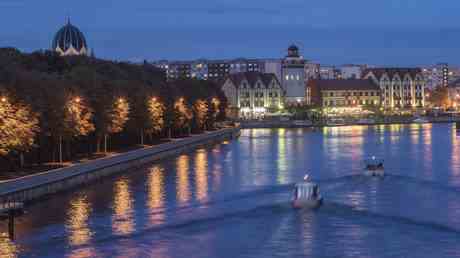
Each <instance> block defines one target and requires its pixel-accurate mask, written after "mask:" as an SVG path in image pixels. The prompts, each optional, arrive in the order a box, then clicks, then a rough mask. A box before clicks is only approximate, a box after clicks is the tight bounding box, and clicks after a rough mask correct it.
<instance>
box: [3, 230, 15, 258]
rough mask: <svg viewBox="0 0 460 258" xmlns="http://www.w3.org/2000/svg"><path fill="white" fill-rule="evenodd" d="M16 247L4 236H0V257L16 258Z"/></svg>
mask: <svg viewBox="0 0 460 258" xmlns="http://www.w3.org/2000/svg"><path fill="white" fill-rule="evenodd" d="M18 253H19V249H18V247H17V245H16V244H15V243H14V242H13V241H11V240H10V239H8V237H7V236H6V235H3V236H2V235H0V257H18Z"/></svg>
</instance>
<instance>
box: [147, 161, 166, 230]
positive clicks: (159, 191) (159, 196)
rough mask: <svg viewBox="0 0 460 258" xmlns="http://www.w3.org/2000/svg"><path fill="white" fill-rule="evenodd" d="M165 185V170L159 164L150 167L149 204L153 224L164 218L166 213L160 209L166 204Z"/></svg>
mask: <svg viewBox="0 0 460 258" xmlns="http://www.w3.org/2000/svg"><path fill="white" fill-rule="evenodd" d="M164 187H165V185H164V170H163V168H160V167H159V166H154V167H153V168H151V169H150V172H149V174H148V181H147V190H148V196H147V206H148V208H149V210H150V223H151V224H153V225H155V224H159V223H161V222H163V220H164V213H163V212H159V211H158V209H159V208H163V206H164V198H165V191H164Z"/></svg>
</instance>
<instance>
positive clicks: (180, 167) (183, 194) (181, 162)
mask: <svg viewBox="0 0 460 258" xmlns="http://www.w3.org/2000/svg"><path fill="white" fill-rule="evenodd" d="M176 167H177V168H176V169H177V182H176V195H177V199H178V201H179V203H186V202H187V201H188V200H189V199H190V195H191V192H190V189H189V187H190V186H189V178H188V176H189V167H190V163H189V156H188V155H181V156H180V157H179V158H177V162H176Z"/></svg>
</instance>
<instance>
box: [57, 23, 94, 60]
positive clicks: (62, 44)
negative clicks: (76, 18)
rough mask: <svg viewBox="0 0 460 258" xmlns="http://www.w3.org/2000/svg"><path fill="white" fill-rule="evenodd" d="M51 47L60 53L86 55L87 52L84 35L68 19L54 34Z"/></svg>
mask: <svg viewBox="0 0 460 258" xmlns="http://www.w3.org/2000/svg"><path fill="white" fill-rule="evenodd" d="M52 48H53V50H55V51H58V52H60V53H61V54H62V55H84V54H85V55H86V54H87V52H88V45H87V44H86V39H85V36H84V35H83V33H82V32H81V31H80V30H79V29H78V28H77V27H75V26H74V25H72V24H71V23H70V20H69V21H67V24H66V25H65V26H64V27H62V28H61V29H60V30H59V31H58V32H57V33H56V35H55V36H54V40H53V46H52Z"/></svg>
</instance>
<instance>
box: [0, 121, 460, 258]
mask: <svg viewBox="0 0 460 258" xmlns="http://www.w3.org/2000/svg"><path fill="white" fill-rule="evenodd" d="M373 154H375V155H378V156H381V157H384V159H385V166H386V172H387V173H388V174H389V175H388V176H386V177H385V178H384V179H383V180H381V179H376V178H369V177H365V176H362V175H361V174H362V167H363V160H364V159H366V158H367V157H368V156H370V155H373ZM305 171H309V172H310V173H311V174H312V176H313V178H314V179H317V180H319V181H320V183H321V190H322V192H323V196H324V198H325V204H324V206H323V207H321V208H320V209H319V210H317V211H310V212H308V211H307V212H306V211H297V210H293V209H291V208H290V206H289V198H290V191H291V186H292V183H294V182H296V181H298V180H301V179H302V177H303V175H304V174H305ZM28 211H29V213H28V214H27V215H25V216H24V217H22V218H20V219H18V223H17V238H18V239H17V241H16V242H14V243H12V242H10V241H8V240H7V239H5V238H1V239H0V256H5V257H15V256H19V257H74V258H75V257H131V258H132V257H159V258H163V257H164V258H167V257H178V258H181V257H200V258H202V257H218V258H220V257H224V258H225V257H232V258H233V257H460V245H459V244H460V135H458V136H457V134H456V132H455V130H454V128H453V125H451V124H437V125H429V124H426V125H391V126H375V127H366V126H352V127H337V128H325V129H323V130H319V131H312V130H310V129H305V130H303V129H254V130H244V131H243V132H242V135H241V137H240V138H239V139H238V140H235V141H232V142H224V143H222V144H218V145H214V146H211V147H208V148H203V149H198V150H196V151H193V152H191V153H188V154H185V155H181V156H179V157H175V158H171V159H168V160H164V161H162V162H160V163H157V164H152V165H149V166H146V167H144V168H142V169H137V170H133V171H129V172H127V173H125V174H123V175H120V176H118V177H114V178H112V179H107V180H104V181H103V182H101V183H96V184H93V185H90V186H87V187H84V188H82V189H81V190H78V191H74V192H69V193H64V194H59V195H58V196H54V197H52V198H49V199H47V200H44V201H42V202H40V203H36V204H33V205H31V206H29V207H28ZM5 226H6V225H5V224H1V225H0V228H1V229H2V231H3V232H4V231H5V229H6V227H5Z"/></svg>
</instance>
